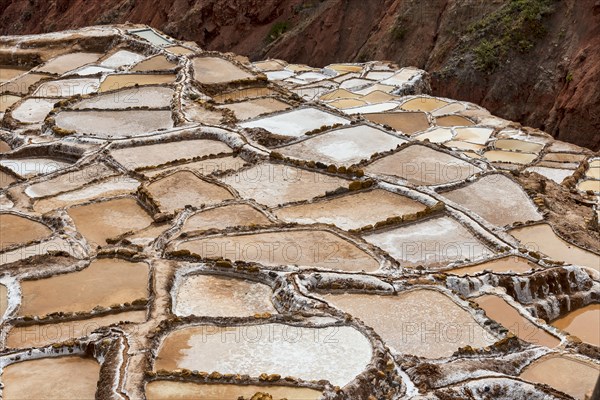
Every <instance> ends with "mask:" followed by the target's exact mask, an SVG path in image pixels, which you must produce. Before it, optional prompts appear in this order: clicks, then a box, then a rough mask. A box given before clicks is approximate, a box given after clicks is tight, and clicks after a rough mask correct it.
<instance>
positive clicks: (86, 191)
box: [33, 176, 140, 213]
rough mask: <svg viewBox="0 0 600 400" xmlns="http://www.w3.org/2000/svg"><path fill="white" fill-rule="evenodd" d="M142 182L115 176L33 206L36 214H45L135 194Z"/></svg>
mask: <svg viewBox="0 0 600 400" xmlns="http://www.w3.org/2000/svg"><path fill="white" fill-rule="evenodd" d="M139 185H140V182H139V181H137V180H135V179H132V178H129V177H126V176H114V177H110V178H108V179H105V180H103V181H101V182H98V183H96V184H93V185H89V186H86V187H83V188H81V189H77V190H73V191H70V192H65V193H62V194H59V195H58V196H54V197H48V198H44V199H41V200H38V201H36V202H35V204H34V205H33V209H34V210H35V211H36V212H40V213H44V212H48V211H50V210H56V209H58V208H63V207H68V206H72V205H75V204H79V203H83V202H85V201H89V200H93V199H97V198H100V197H111V196H118V195H122V194H128V193H132V192H135V190H136V189H137V188H138V186H139Z"/></svg>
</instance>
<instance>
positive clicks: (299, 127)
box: [240, 107, 350, 137]
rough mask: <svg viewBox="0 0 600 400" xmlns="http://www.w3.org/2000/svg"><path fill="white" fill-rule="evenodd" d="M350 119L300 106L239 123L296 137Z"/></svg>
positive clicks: (245, 126)
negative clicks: (296, 108) (300, 107)
mask: <svg viewBox="0 0 600 400" xmlns="http://www.w3.org/2000/svg"><path fill="white" fill-rule="evenodd" d="M349 122H350V121H349V120H347V119H345V118H341V117H338V116H336V115H333V114H330V113H327V112H325V111H321V110H319V109H316V108H310V107H309V108H302V109H298V110H292V111H288V112H284V113H282V114H278V115H274V116H270V117H265V118H260V119H257V120H254V121H248V122H244V123H243V124H240V126H241V127H242V128H263V129H266V130H267V131H269V132H271V133H275V134H278V135H283V136H293V137H298V136H302V135H304V134H305V133H306V132H310V131H312V130H314V129H317V128H320V127H321V126H324V125H325V126H331V125H335V124H344V125H345V124H348V123H349Z"/></svg>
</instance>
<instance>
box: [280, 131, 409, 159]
mask: <svg viewBox="0 0 600 400" xmlns="http://www.w3.org/2000/svg"><path fill="white" fill-rule="evenodd" d="M403 143H406V140H404V139H400V138H397V137H395V136H392V135H390V134H388V133H387V132H385V131H382V130H380V129H376V128H373V127H370V126H368V125H358V126H352V127H349V128H341V129H336V130H333V131H330V132H327V133H324V134H322V135H318V136H314V137H311V138H309V139H307V140H303V141H302V142H299V143H294V144H292V145H289V146H285V147H282V148H280V149H278V150H279V151H280V152H281V153H282V154H284V155H286V156H290V157H294V158H298V159H304V160H314V161H321V162H325V163H327V162H330V163H334V164H337V165H346V166H347V165H351V164H354V163H358V162H359V161H360V160H363V159H369V158H370V157H371V155H372V154H375V153H378V152H384V151H388V150H392V149H394V148H396V147H397V146H398V145H401V144H403Z"/></svg>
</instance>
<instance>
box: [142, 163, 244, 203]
mask: <svg viewBox="0 0 600 400" xmlns="http://www.w3.org/2000/svg"><path fill="white" fill-rule="evenodd" d="M147 189H148V191H149V192H150V193H151V194H152V197H153V198H154V200H156V201H158V202H159V204H160V209H161V211H163V212H173V211H175V210H177V209H182V208H184V207H185V206H186V205H188V204H189V205H192V206H196V207H199V206H201V205H202V204H205V205H212V204H217V203H220V202H222V201H223V200H227V199H233V195H232V194H231V193H230V192H229V190H227V189H225V188H224V187H221V186H219V185H215V184H214V183H210V182H207V181H204V180H202V179H200V178H199V177H197V176H196V175H195V174H194V173H193V172H190V171H179V172H175V173H173V174H171V175H168V176H166V177H164V178H162V179H160V180H158V181H154V182H152V183H151V184H149V185H148V186H147Z"/></svg>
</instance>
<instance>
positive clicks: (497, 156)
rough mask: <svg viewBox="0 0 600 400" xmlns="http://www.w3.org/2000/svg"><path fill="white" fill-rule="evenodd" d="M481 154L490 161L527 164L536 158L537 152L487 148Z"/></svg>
mask: <svg viewBox="0 0 600 400" xmlns="http://www.w3.org/2000/svg"><path fill="white" fill-rule="evenodd" d="M483 156H484V157H485V158H487V159H488V160H489V161H491V162H505V163H513V164H521V165H524V164H529V163H531V162H532V161H533V160H535V159H536V158H537V154H533V153H520V152H516V151H504V150H489V151H486V152H485V153H483Z"/></svg>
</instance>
